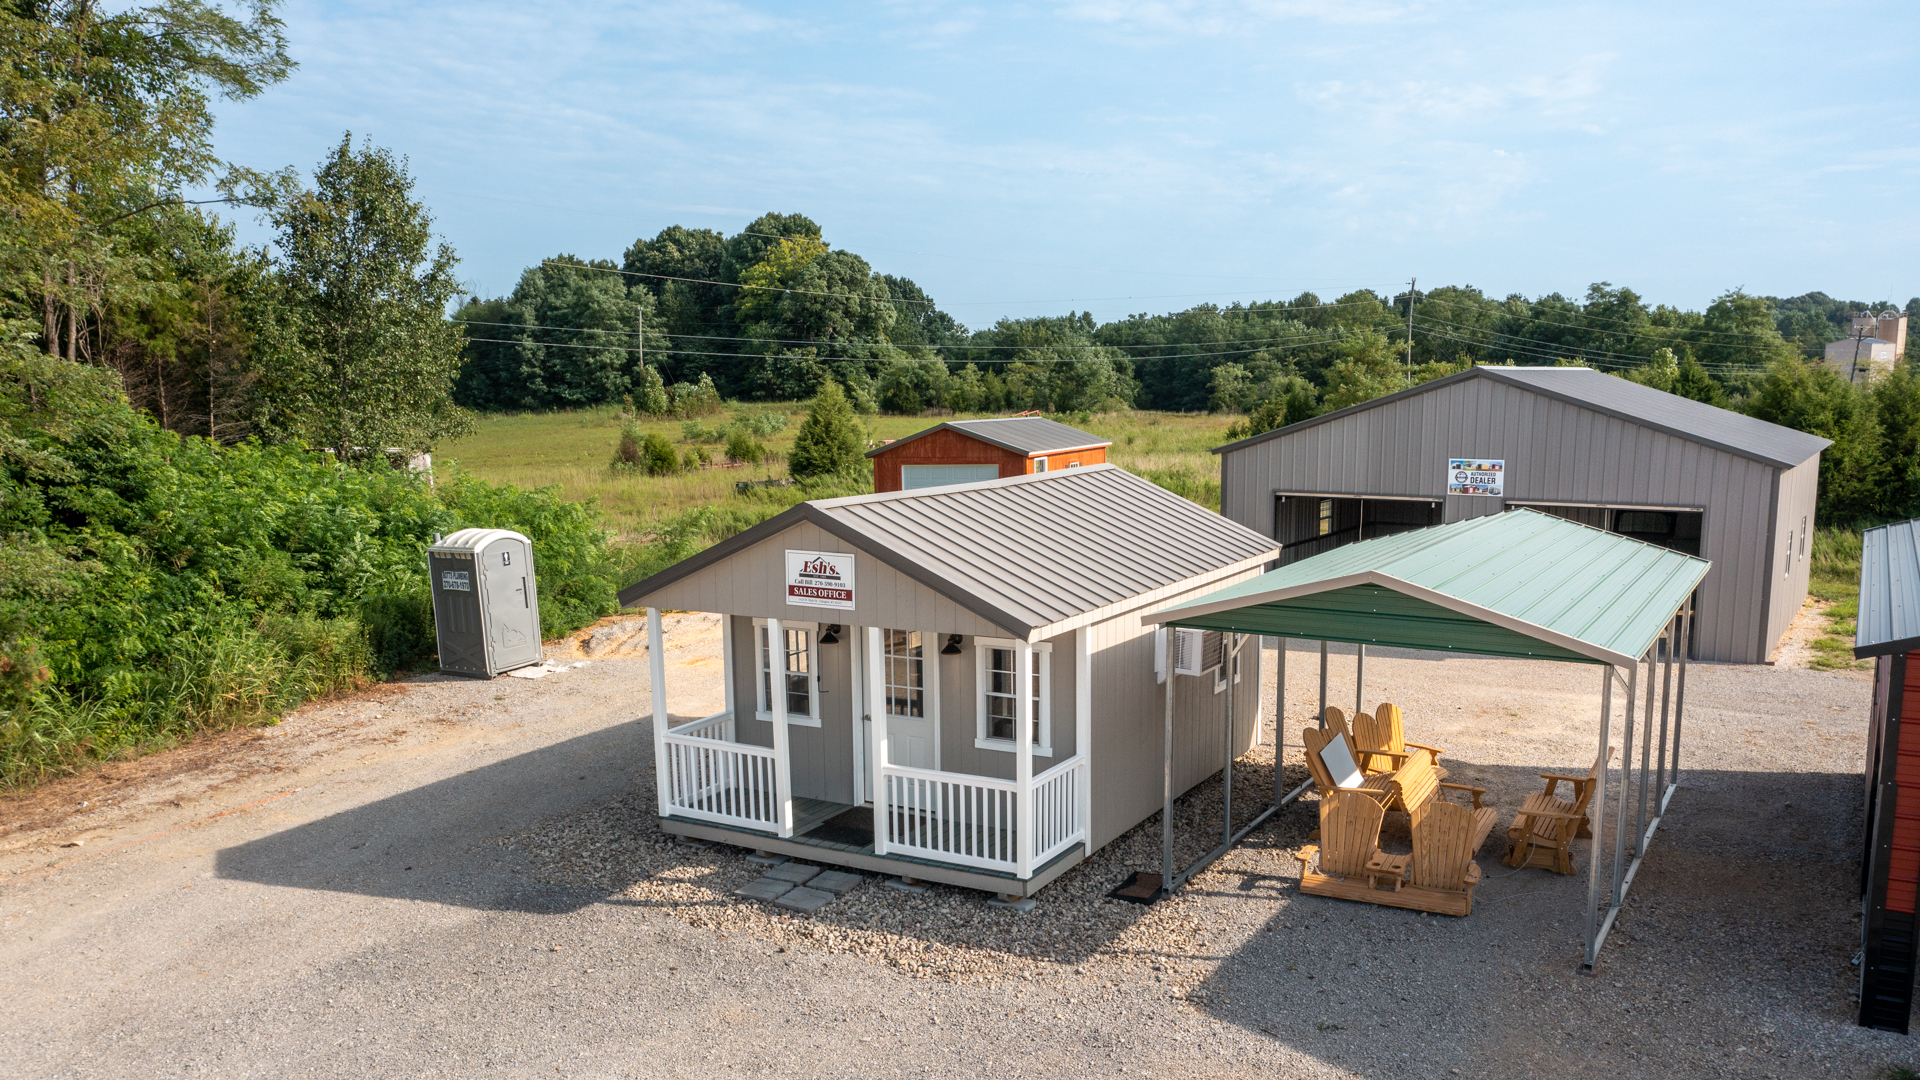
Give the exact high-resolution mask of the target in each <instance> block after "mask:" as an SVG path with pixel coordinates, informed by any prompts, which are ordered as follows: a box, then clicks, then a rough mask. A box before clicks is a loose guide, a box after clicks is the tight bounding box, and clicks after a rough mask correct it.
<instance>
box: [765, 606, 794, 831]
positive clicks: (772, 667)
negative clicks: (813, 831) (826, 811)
mask: <svg viewBox="0 0 1920 1080" xmlns="http://www.w3.org/2000/svg"><path fill="white" fill-rule="evenodd" d="M767 669H768V671H770V672H771V673H772V674H773V678H772V679H770V680H769V681H770V682H771V683H772V685H771V686H768V687H767V699H768V700H767V706H768V707H769V708H770V709H772V710H773V786H774V793H773V797H774V806H775V810H776V812H777V813H778V814H779V816H780V820H779V822H778V823H777V824H778V825H779V834H780V836H781V838H782V839H785V838H786V837H789V836H792V835H793V759H792V758H791V757H790V756H788V753H787V629H786V627H785V626H783V625H781V622H780V620H779V619H768V620H767Z"/></svg>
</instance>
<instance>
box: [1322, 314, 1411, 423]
mask: <svg viewBox="0 0 1920 1080" xmlns="http://www.w3.org/2000/svg"><path fill="white" fill-rule="evenodd" d="M1338 351H1339V356H1340V359H1339V360H1337V361H1335V363H1334V365H1333V366H1332V367H1331V368H1329V369H1328V370H1327V391H1326V396H1325V399H1324V400H1325V402H1326V407H1327V409H1328V411H1332V410H1334V409H1344V408H1346V407H1348V406H1350V405H1358V404H1360V403H1361V402H1363V401H1372V400H1373V399H1374V398H1377V397H1382V396H1384V395H1386V394H1391V393H1393V392H1394V391H1395V390H1400V389H1404V388H1405V386H1406V374H1405V372H1404V371H1402V370H1401V367H1400V363H1399V360H1398V354H1397V351H1396V350H1395V349H1394V348H1393V346H1392V345H1390V344H1388V342H1387V336H1386V335H1385V334H1382V333H1378V332H1368V333H1363V334H1352V335H1349V336H1348V337H1347V338H1345V339H1344V340H1342V341H1341V342H1340V345H1339V350H1338Z"/></svg>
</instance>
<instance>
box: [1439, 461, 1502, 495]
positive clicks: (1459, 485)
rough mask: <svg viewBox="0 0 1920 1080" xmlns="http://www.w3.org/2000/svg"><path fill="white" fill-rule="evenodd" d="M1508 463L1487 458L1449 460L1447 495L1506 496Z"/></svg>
mask: <svg viewBox="0 0 1920 1080" xmlns="http://www.w3.org/2000/svg"><path fill="white" fill-rule="evenodd" d="M1506 478H1507V463H1506V462H1505V461H1502V460H1498V459H1495V460H1488V459H1486V458H1448V459H1447V494H1449V495H1502V494H1505V489H1506Z"/></svg>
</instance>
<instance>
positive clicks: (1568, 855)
mask: <svg viewBox="0 0 1920 1080" xmlns="http://www.w3.org/2000/svg"><path fill="white" fill-rule="evenodd" d="M1612 759H1613V748H1612V747H1608V748H1607V753H1606V756H1605V757H1602V758H1598V759H1596V760H1595V761H1594V765H1593V768H1591V769H1589V770H1587V775H1585V776H1567V775H1564V774H1562V773H1541V774H1540V779H1542V780H1545V781H1546V782H1547V790H1545V791H1543V792H1539V793H1537V794H1533V795H1529V796H1527V801H1526V802H1525V803H1522V804H1521V806H1520V810H1519V812H1518V813H1516V814H1514V815H1513V824H1511V825H1509V826H1507V857H1506V858H1504V859H1502V860H1500V861H1501V863H1503V864H1504V865H1507V866H1515V867H1522V866H1539V867H1544V868H1545V869H1548V870H1552V871H1553V872H1555V873H1558V874H1571V873H1573V872H1574V871H1573V842H1574V841H1575V840H1576V839H1579V840H1587V839H1591V838H1592V837H1593V826H1592V825H1591V824H1590V823H1589V822H1588V821H1587V804H1588V803H1589V802H1591V801H1592V800H1593V793H1594V792H1595V791H1596V790H1598V789H1599V787H1600V774H1601V770H1602V769H1604V768H1605V763H1606V762H1608V761H1611V760H1612ZM1562 782H1565V783H1566V784H1567V785H1569V789H1570V790H1569V793H1570V794H1571V795H1572V796H1573V798H1572V799H1570V800H1569V799H1562V798H1558V797H1557V796H1556V795H1555V794H1554V793H1555V791H1556V790H1558V788H1559V786H1560V784H1561V783H1562Z"/></svg>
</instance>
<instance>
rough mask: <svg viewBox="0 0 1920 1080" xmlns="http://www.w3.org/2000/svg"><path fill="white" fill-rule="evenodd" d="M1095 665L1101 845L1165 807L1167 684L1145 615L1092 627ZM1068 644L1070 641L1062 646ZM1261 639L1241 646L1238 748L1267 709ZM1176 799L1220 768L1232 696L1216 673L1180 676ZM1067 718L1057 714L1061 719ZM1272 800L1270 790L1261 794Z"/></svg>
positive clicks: (1096, 808) (1182, 597)
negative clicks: (1160, 676) (1156, 666)
mask: <svg viewBox="0 0 1920 1080" xmlns="http://www.w3.org/2000/svg"><path fill="white" fill-rule="evenodd" d="M1255 573H1256V572H1251V571H1250V572H1248V573H1246V574H1242V575H1239V576H1236V577H1233V578H1228V579H1225V580H1223V581H1222V582H1221V583H1220V585H1219V586H1207V587H1206V588H1204V589H1196V590H1191V591H1188V592H1184V593H1181V594H1179V595H1177V596H1172V597H1168V598H1167V599H1166V600H1165V601H1164V602H1163V603H1162V604H1160V605H1157V606H1159V607H1171V606H1173V605H1174V604H1178V603H1184V602H1185V601H1187V600H1191V599H1193V598H1195V597H1197V596H1200V595H1202V594H1204V593H1207V592H1212V591H1213V590H1214V589H1215V588H1218V587H1221V586H1224V585H1230V584H1233V583H1234V582H1237V581H1243V580H1245V579H1246V578H1248V577H1253V576H1255ZM1089 629H1090V631H1091V637H1090V639H1089V643H1088V646H1089V651H1090V653H1091V657H1090V659H1091V660H1092V667H1093V695H1094V696H1093V746H1092V748H1091V757H1092V773H1093V792H1092V795H1093V843H1092V846H1093V847H1094V848H1096V849H1097V848H1099V847H1102V846H1104V845H1105V844H1107V843H1109V842H1110V841H1112V840H1113V839H1114V838H1115V837H1117V836H1119V835H1120V834H1122V833H1124V832H1126V831H1127V830H1128V829H1131V828H1133V827H1134V826H1135V825H1138V824H1140V823H1141V822H1142V821H1145V820H1146V819H1147V818H1149V817H1152V816H1153V815H1154V814H1156V813H1158V812H1159V810H1160V800H1161V784H1162V776H1161V762H1162V748H1163V746H1164V739H1165V711H1164V710H1165V708H1166V688H1165V686H1163V685H1161V684H1159V683H1156V682H1155V681H1154V677H1153V637H1154V634H1153V628H1152V627H1149V626H1142V625H1141V624H1140V617H1139V615H1138V614H1129V615H1123V616H1120V617H1119V618H1115V619H1109V620H1107V621H1105V622H1101V623H1097V624H1095V625H1094V626H1092V627H1090V628H1089ZM1060 647H1061V648H1065V647H1067V646H1066V645H1062V646H1060ZM1259 653H1260V650H1259V647H1258V642H1257V641H1250V642H1249V643H1248V644H1247V645H1246V646H1245V647H1244V648H1243V649H1242V651H1241V654H1240V655H1241V664H1242V668H1241V680H1240V685H1239V687H1238V688H1237V690H1236V692H1235V694H1234V715H1235V724H1234V749H1235V752H1236V753H1237V754H1238V753H1245V752H1246V751H1247V750H1248V749H1249V748H1251V746H1252V745H1253V730H1254V725H1255V724H1256V723H1257V720H1258V717H1259V712H1260V701H1259V698H1260V692H1259V687H1260V659H1259ZM1174 690H1175V695H1174V775H1173V790H1174V795H1175V797H1178V796H1180V795H1182V794H1184V793H1185V792H1186V791H1187V790H1188V789H1190V788H1192V787H1193V786H1194V785H1195V784H1198V783H1200V782H1201V781H1203V780H1206V779H1207V778H1208V777H1211V776H1213V775H1214V774H1216V773H1218V772H1219V771H1220V760H1221V755H1222V747H1221V743H1220V738H1221V719H1222V713H1221V710H1222V709H1223V708H1224V706H1225V700H1224V699H1225V695H1224V694H1220V695H1216V694H1214V693H1213V676H1212V675H1199V676H1188V675H1181V676H1175V677H1174ZM1054 723H1055V725H1056V726H1057V725H1058V724H1059V723H1060V720H1059V718H1058V716H1057V715H1056V717H1055V720H1054ZM1251 797H1252V798H1255V799H1264V798H1265V795H1264V793H1255V794H1254V795H1252V796H1251Z"/></svg>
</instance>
